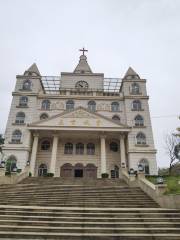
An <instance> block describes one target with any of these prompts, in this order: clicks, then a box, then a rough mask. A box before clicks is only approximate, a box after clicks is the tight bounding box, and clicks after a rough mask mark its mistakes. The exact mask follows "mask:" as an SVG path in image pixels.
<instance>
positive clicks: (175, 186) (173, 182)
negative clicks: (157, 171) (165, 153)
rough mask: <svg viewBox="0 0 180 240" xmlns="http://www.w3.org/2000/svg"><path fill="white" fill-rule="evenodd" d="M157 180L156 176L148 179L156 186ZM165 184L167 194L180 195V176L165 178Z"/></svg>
mask: <svg viewBox="0 0 180 240" xmlns="http://www.w3.org/2000/svg"><path fill="white" fill-rule="evenodd" d="M156 178H157V177H154V176H147V179H148V180H149V181H150V182H152V183H154V184H156ZM163 179H164V183H166V184H167V191H166V192H165V194H180V184H179V183H178V182H180V176H163Z"/></svg>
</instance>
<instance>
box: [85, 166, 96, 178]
mask: <svg viewBox="0 0 180 240" xmlns="http://www.w3.org/2000/svg"><path fill="white" fill-rule="evenodd" d="M85 177H87V178H97V167H96V166H95V165H94V164H91V163H89V164H87V165H86V167H85Z"/></svg>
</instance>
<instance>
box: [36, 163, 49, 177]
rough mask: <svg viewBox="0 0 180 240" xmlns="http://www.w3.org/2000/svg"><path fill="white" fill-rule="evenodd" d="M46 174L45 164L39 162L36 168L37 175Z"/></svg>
mask: <svg viewBox="0 0 180 240" xmlns="http://www.w3.org/2000/svg"><path fill="white" fill-rule="evenodd" d="M46 174H47V166H46V164H41V165H40V166H39V168H38V176H45V175H46Z"/></svg>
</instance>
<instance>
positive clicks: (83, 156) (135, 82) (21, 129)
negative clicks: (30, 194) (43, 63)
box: [3, 48, 157, 178]
mask: <svg viewBox="0 0 180 240" xmlns="http://www.w3.org/2000/svg"><path fill="white" fill-rule="evenodd" d="M81 51H82V55H81V56H80V59H79V63H78V64H77V66H76V67H75V69H74V71H73V72H61V75H60V76H42V75H41V74H40V72H39V70H38V68H37V66H36V64H35V63H34V64H33V65H32V66H31V67H30V68H29V69H27V70H26V71H25V72H24V74H22V75H17V80H16V85H15V90H14V92H13V93H12V95H13V99H12V104H11V108H10V113H9V117H8V122H7V127H6V132H5V144H4V147H3V152H4V154H5V156H6V160H8V159H10V160H12V161H14V162H15V164H16V167H17V168H18V169H21V170H22V171H23V169H24V168H25V167H26V166H27V165H30V171H31V174H32V176H42V175H45V174H47V173H53V174H54V176H55V177H63V178H64V177H67V178H68V177H69V178H70V177H82V178H101V177H102V174H105V173H107V174H108V175H109V178H118V177H120V176H121V172H122V169H125V170H127V171H129V170H130V169H131V170H132V169H133V170H134V171H136V170H138V166H139V165H142V166H143V169H144V171H145V174H150V175H156V174H157V164H156V149H155V147H154V141H153V133H152V126H151V119H150V113H149V104H148V100H149V96H148V95H147V91H146V80H145V79H142V78H140V76H139V74H137V73H136V72H135V71H134V70H133V69H132V68H131V67H130V68H129V69H128V70H127V72H126V73H125V75H124V76H123V78H106V77H104V74H103V73H94V72H93V71H92V69H91V68H90V66H89V64H88V62H87V57H86V55H85V52H86V51H87V50H85V49H84V48H83V49H81Z"/></svg>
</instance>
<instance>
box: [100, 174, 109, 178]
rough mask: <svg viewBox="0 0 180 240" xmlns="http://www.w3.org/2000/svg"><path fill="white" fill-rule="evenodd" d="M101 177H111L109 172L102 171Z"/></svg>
mask: <svg viewBox="0 0 180 240" xmlns="http://www.w3.org/2000/svg"><path fill="white" fill-rule="evenodd" d="M101 177H102V178H108V177H109V174H108V173H102V174H101Z"/></svg>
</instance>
